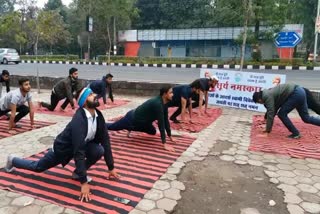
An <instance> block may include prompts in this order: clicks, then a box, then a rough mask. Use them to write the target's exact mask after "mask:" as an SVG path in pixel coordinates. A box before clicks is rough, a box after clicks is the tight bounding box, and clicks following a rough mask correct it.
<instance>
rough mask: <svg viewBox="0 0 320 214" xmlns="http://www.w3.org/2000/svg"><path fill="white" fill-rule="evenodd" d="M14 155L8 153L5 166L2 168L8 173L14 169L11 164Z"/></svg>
mask: <svg viewBox="0 0 320 214" xmlns="http://www.w3.org/2000/svg"><path fill="white" fill-rule="evenodd" d="M13 158H14V156H13V155H9V156H8V158H7V164H6V167H5V168H4V170H5V171H6V172H8V173H10V172H13V171H14V167H13V164H12V161H13Z"/></svg>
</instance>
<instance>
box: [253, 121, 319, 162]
mask: <svg viewBox="0 0 320 214" xmlns="http://www.w3.org/2000/svg"><path fill="white" fill-rule="evenodd" d="M262 121H263V116H254V117H253V124H252V129H251V143H250V147H249V150H251V151H260V152H268V153H277V154H283V155H289V156H291V157H295V158H316V159H320V132H319V130H320V128H319V127H318V126H314V125H309V124H306V123H304V122H303V121H302V120H301V119H298V118H297V119H291V121H292V122H293V124H294V125H295V126H296V128H297V129H298V130H299V131H300V133H301V136H302V137H301V138H300V139H289V138H287V136H288V135H290V134H291V133H290V132H289V131H288V129H287V128H286V127H285V126H284V125H283V124H282V122H281V121H280V120H279V119H278V118H277V117H276V118H275V121H274V124H273V128H272V132H271V134H269V136H268V137H265V136H264V135H262V130H264V128H265V124H263V123H262Z"/></svg>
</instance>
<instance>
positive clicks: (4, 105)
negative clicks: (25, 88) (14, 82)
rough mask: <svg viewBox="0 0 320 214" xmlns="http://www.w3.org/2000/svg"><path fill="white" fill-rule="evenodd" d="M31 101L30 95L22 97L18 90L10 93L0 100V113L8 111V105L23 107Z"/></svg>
mask: <svg viewBox="0 0 320 214" xmlns="http://www.w3.org/2000/svg"><path fill="white" fill-rule="evenodd" d="M31 101H32V96H31V93H30V92H28V93H27V94H26V96H23V95H22V93H21V91H20V88H18V89H15V90H13V91H10V92H9V93H7V94H6V95H5V96H3V97H1V99H0V109H1V110H2V111H5V110H10V105H11V104H14V105H16V106H17V107H19V106H22V105H25V103H27V102H31Z"/></svg>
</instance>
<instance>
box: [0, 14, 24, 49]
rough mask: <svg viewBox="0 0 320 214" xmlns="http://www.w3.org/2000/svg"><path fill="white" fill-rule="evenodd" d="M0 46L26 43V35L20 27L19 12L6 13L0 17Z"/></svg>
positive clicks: (14, 45)
mask: <svg viewBox="0 0 320 214" xmlns="http://www.w3.org/2000/svg"><path fill="white" fill-rule="evenodd" d="M0 36H1V38H2V40H1V43H0V44H1V46H7V47H14V48H17V49H18V45H17V44H19V45H20V52H21V46H22V45H24V44H26V42H27V38H26V37H27V36H26V34H25V32H23V31H22V29H21V14H20V13H19V12H13V13H8V14H6V15H4V16H1V17H0Z"/></svg>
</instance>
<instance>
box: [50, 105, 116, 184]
mask: <svg viewBox="0 0 320 214" xmlns="http://www.w3.org/2000/svg"><path fill="white" fill-rule="evenodd" d="M96 111H97V114H98V117H97V131H96V136H95V138H94V139H93V140H92V141H90V142H88V143H97V144H101V145H102V146H103V148H104V160H105V161H106V164H107V166H108V168H109V170H113V168H114V164H113V156H112V151H111V146H110V139H109V134H108V131H107V129H106V126H105V120H104V117H103V115H102V113H101V112H100V111H99V110H97V109H96ZM87 133H88V118H87V117H86V113H85V111H84V110H83V108H79V109H78V110H77V111H76V113H75V115H74V116H73V118H72V120H71V122H69V124H68V125H67V126H66V128H65V129H64V130H63V131H62V133H60V134H59V135H58V136H57V138H56V139H55V141H54V144H53V150H54V153H55V154H56V155H57V157H58V159H59V160H60V161H61V163H62V165H63V166H65V165H67V164H68V163H69V161H70V160H71V159H72V158H73V159H74V161H75V165H76V169H77V174H78V175H79V177H80V179H79V180H80V182H81V183H85V182H86V181H87V169H86V160H85V159H86V142H85V138H86V137H87Z"/></svg>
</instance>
